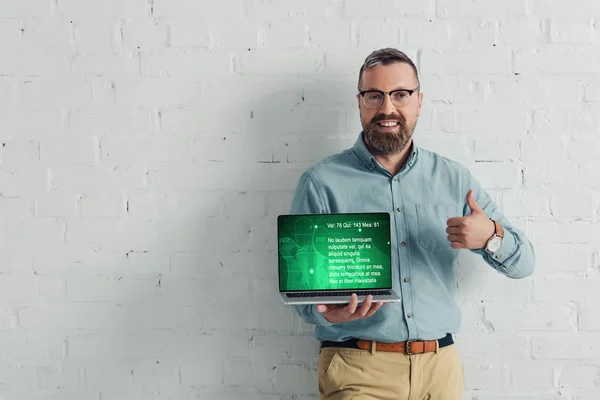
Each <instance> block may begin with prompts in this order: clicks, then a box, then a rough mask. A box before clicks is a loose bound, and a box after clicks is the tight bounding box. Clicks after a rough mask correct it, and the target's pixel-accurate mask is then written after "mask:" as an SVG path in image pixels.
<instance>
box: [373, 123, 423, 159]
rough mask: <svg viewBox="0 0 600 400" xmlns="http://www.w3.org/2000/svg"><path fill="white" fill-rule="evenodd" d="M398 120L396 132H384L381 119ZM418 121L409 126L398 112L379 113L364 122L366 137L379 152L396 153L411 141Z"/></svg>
mask: <svg viewBox="0 0 600 400" xmlns="http://www.w3.org/2000/svg"><path fill="white" fill-rule="evenodd" d="M385 120H396V121H397V122H398V125H396V127H395V131H394V132H384V131H383V130H382V127H381V125H379V124H378V122H379V121H385ZM416 125H417V123H416V122H415V123H414V125H413V126H408V125H407V123H406V120H405V119H404V118H403V117H402V116H401V115H397V114H390V115H384V114H379V115H376V116H375V117H373V119H372V120H371V121H370V122H369V123H364V122H363V131H364V133H365V139H366V140H367V141H368V143H369V144H370V145H371V147H372V150H374V151H375V152H376V153H377V154H396V153H399V152H400V151H402V150H403V149H404V148H405V147H406V145H407V144H408V143H409V142H410V139H411V138H412V134H413V132H414V130H415V127H416Z"/></svg>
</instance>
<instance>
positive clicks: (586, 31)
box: [550, 18, 594, 44]
mask: <svg viewBox="0 0 600 400" xmlns="http://www.w3.org/2000/svg"><path fill="white" fill-rule="evenodd" d="M593 31H594V24H593V21H592V20H573V19H559V18H553V19H551V20H550V41H551V42H554V43H569V44H573V43H591V42H592V39H593Z"/></svg>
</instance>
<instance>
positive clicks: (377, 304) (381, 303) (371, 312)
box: [365, 301, 385, 318]
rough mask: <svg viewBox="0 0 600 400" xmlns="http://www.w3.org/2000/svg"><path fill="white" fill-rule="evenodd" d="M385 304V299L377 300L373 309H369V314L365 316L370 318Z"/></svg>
mask: <svg viewBox="0 0 600 400" xmlns="http://www.w3.org/2000/svg"><path fill="white" fill-rule="evenodd" d="M384 304H385V303H384V302H383V301H376V302H375V303H373V305H372V306H371V309H370V310H369V312H368V313H367V315H365V318H369V317H370V316H371V315H373V314H375V313H376V312H377V310H379V309H380V308H381V307H382V306H383V305H384Z"/></svg>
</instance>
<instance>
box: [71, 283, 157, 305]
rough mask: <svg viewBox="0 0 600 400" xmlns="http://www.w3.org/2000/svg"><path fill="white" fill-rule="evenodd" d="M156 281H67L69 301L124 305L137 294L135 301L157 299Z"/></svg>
mask: <svg viewBox="0 0 600 400" xmlns="http://www.w3.org/2000/svg"><path fill="white" fill-rule="evenodd" d="M156 285H157V284H156V280H155V279H152V280H150V279H143V280H142V279H140V280H129V279H119V278H117V279H112V280H108V279H95V280H91V279H90V280H69V281H67V300H68V301H70V302H102V303H124V302H127V300H128V299H129V298H130V296H131V293H135V294H136V297H135V301H136V302H137V301H150V300H152V299H155V298H156V291H157V287H156Z"/></svg>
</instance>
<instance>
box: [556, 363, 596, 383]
mask: <svg viewBox="0 0 600 400" xmlns="http://www.w3.org/2000/svg"><path fill="white" fill-rule="evenodd" d="M598 378H600V368H598V367H597V366H579V365H569V366H565V367H562V368H560V369H559V370H558V384H559V385H560V387H561V388H567V389H572V388H590V389H591V388H595V387H596V385H595V384H594V382H596V381H597V380H598Z"/></svg>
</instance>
